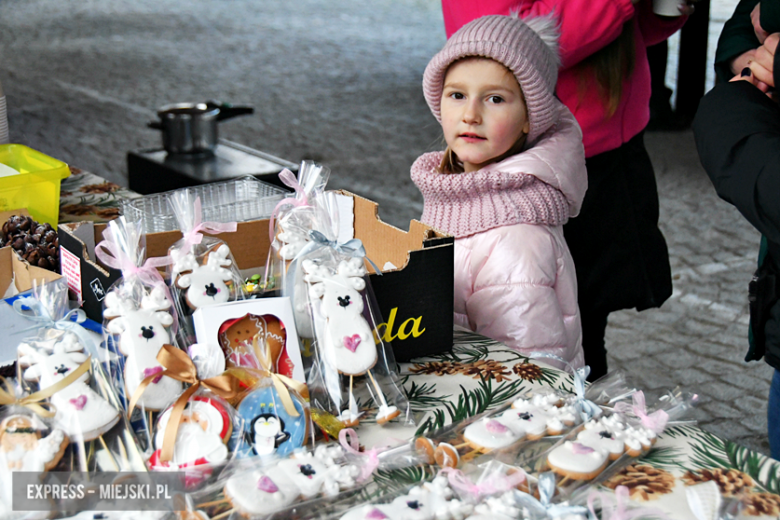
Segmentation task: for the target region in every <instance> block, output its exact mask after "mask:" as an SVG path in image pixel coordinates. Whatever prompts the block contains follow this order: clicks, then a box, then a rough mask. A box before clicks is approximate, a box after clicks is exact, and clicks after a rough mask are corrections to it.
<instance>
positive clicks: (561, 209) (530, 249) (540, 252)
mask: <svg viewBox="0 0 780 520" xmlns="http://www.w3.org/2000/svg"><path fill="white" fill-rule="evenodd" d="M556 42H557V30H556V28H555V23H554V20H552V18H550V17H546V18H544V17H539V18H529V19H526V20H525V21H524V20H521V19H520V18H518V17H516V16H486V17H483V18H480V19H478V20H475V21H473V22H471V23H469V24H467V25H466V26H464V27H463V28H461V29H460V30H459V31H458V32H457V33H456V34H454V35H453V36H452V37H451V38H450V39H449V41H448V42H447V44H446V45H445V46H444V48H443V49H442V50H441V51H440V52H439V53H438V54H437V55H436V56H434V57H433V59H432V60H431V61H430V63H429V64H428V66H427V68H426V69H425V74H424V78H423V92H424V94H425V99H426V101H427V102H428V106H429V107H430V109H431V111H432V112H433V115H434V116H435V117H436V119H437V120H438V121H439V122H440V123H441V125H442V130H443V133H444V138H445V141H446V142H447V145H448V147H447V150H446V151H444V152H433V153H427V154H425V155H423V156H421V157H420V158H419V159H417V161H415V163H414V165H413V166H412V170H411V177H412V180H413V181H414V183H415V184H416V185H417V187H418V188H419V189H420V191H421V192H422V195H423V199H424V207H423V215H422V221H423V222H425V223H427V224H429V225H431V226H433V227H435V228H437V229H440V230H442V231H445V232H447V233H450V234H452V235H454V236H455V238H456V240H455V322H456V324H459V325H462V326H465V327H467V328H469V329H471V330H474V331H476V332H479V333H481V334H484V335H486V336H488V337H491V338H493V339H496V340H498V341H501V342H503V343H505V344H507V345H508V346H510V347H512V348H514V349H517V350H519V351H520V352H522V353H523V354H525V355H530V354H533V353H540V352H543V353H547V354H552V355H554V356H558V357H560V358H562V359H564V360H565V361H567V362H569V363H571V364H572V365H573V366H574V367H577V368H578V367H581V366H582V365H583V361H584V359H583V353H582V346H581V326H580V315H579V311H578V308H577V280H576V275H575V272H574V263H573V261H572V257H571V255H570V253H569V249H568V247H567V246H566V241H565V240H564V236H563V227H562V226H563V224H564V223H565V222H566V221H567V220H568V219H569V217H570V216H573V215H576V214H577V212H578V211H579V208H580V204H581V203H582V199H583V197H584V195H585V190H586V188H587V176H586V171H585V155H584V150H583V146H582V134H581V132H580V128H579V125H578V124H577V122H576V120H575V119H574V116H573V115H572V114H571V112H570V111H569V110H568V109H567V108H566V107H565V106H563V105H562V104H561V103H560V102H559V101H558V100H557V99H556V98H555V82H556V79H557V69H558V63H559V62H558V54H557V44H556Z"/></svg>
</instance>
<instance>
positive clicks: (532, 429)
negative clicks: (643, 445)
mask: <svg viewBox="0 0 780 520" xmlns="http://www.w3.org/2000/svg"><path fill="white" fill-rule="evenodd" d="M583 387H584V380H583ZM631 391H632V390H630V389H629V388H628V386H627V385H626V383H625V377H624V375H623V373H622V372H620V371H615V372H612V373H610V374H608V375H607V376H604V377H602V378H601V379H599V380H598V381H595V382H594V383H593V384H591V385H590V386H589V387H587V388H585V389H584V390H583V397H584V399H585V400H587V401H589V402H590V403H591V404H589V410H587V411H588V412H590V413H591V414H600V413H601V409H600V407H599V406H597V405H596V404H595V403H600V405H601V406H608V405H610V404H611V403H613V402H614V401H615V400H617V399H624V398H625V397H626V396H628V395H630V393H631ZM582 408H583V407H582V404H581V399H580V396H578V394H576V393H570V392H568V391H566V390H559V389H555V388H551V387H542V388H534V389H533V390H529V391H524V392H521V393H518V394H517V395H516V396H514V397H513V398H512V399H510V400H509V402H508V403H507V404H506V405H504V406H501V407H499V408H498V409H495V410H491V411H489V412H485V413H482V414H479V415H476V416H473V417H470V418H468V419H466V420H464V421H459V422H457V423H454V424H451V425H449V426H447V427H445V428H442V429H440V430H436V431H434V432H430V433H427V434H425V435H424V436H420V437H417V438H415V439H413V440H412V442H411V444H410V445H408V446H401V447H398V448H395V449H393V450H392V452H393V453H392V455H390V454H389V453H388V454H383V457H384V456H389V457H392V458H395V459H398V458H399V457H402V458H405V459H409V462H411V461H412V460H415V459H416V460H417V461H419V462H423V463H427V464H435V465H437V466H440V467H458V466H460V464H461V462H465V461H469V460H473V459H475V458H477V457H480V456H482V455H484V454H487V453H491V452H493V451H495V450H508V451H510V452H515V451H530V450H534V448H533V446H532V445H533V444H535V443H538V442H539V441H541V440H543V439H553V441H552V442H554V440H557V439H559V438H560V436H561V435H565V434H566V433H568V432H569V431H571V430H572V429H573V428H575V427H576V426H577V425H578V424H581V423H582V422H583V420H584V419H585V418H587V416H588V415H587V414H586V413H585V411H584V410H583V409H582ZM546 442H548V443H549V442H550V441H549V440H548V441H546ZM544 445H545V444H544V443H542V444H541V446H544Z"/></svg>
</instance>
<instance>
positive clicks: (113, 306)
mask: <svg viewBox="0 0 780 520" xmlns="http://www.w3.org/2000/svg"><path fill="white" fill-rule="evenodd" d="M170 307H171V302H170V301H168V298H167V297H166V296H165V291H163V290H162V289H160V288H159V287H155V288H154V289H152V290H151V292H149V293H146V294H144V296H143V298H142V299H141V305H140V306H136V304H135V303H134V302H132V301H129V300H127V299H123V298H121V297H120V296H119V295H118V294H117V293H116V292H114V291H112V292H109V293H108V294H107V295H106V299H105V309H104V310H103V316H104V317H105V318H106V319H107V320H109V321H108V325H106V330H108V332H110V333H111V334H114V335H115V337H116V344H117V347H118V348H119V351H120V352H121V353H122V354H123V355H124V356H126V357H125V363H124V364H125V368H124V380H125V395H127V396H132V395H134V394H135V392H136V390H137V389H138V386H139V385H140V384H141V381H143V380H144V379H146V378H147V377H149V376H153V375H155V374H159V375H158V376H157V377H155V378H154V379H152V382H151V383H150V384H149V385H148V386H147V387H146V389H145V391H144V393H143V394H142V395H141V397H140V398H139V399H138V401H137V403H138V405H139V406H143V407H144V408H146V409H147V410H153V411H159V410H162V409H163V408H165V407H166V406H168V405H169V404H171V403H172V402H173V401H174V400H175V399H176V396H178V395H179V394H180V393H181V392H182V383H181V382H180V381H176V380H175V379H171V378H170V377H167V376H163V375H162V372H163V371H164V370H165V369H164V368H163V367H162V365H160V363H159V362H158V361H157V354H158V353H159V352H160V349H161V348H162V347H163V345H166V344H170V342H171V338H170V336H169V334H168V331H167V328H168V327H170V326H171V325H172V324H173V317H172V316H171V315H170V314H169V313H168V312H167V310H168V309H169V308H170Z"/></svg>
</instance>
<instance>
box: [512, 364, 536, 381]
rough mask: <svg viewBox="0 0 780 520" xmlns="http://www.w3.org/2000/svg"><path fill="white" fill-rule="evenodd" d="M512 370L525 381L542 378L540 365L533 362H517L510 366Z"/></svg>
mask: <svg viewBox="0 0 780 520" xmlns="http://www.w3.org/2000/svg"><path fill="white" fill-rule="evenodd" d="M512 372H514V373H515V374H517V375H518V377H520V379H525V380H526V381H533V380H534V379H541V378H542V369H541V367H539V365H534V364H533V363H518V364H516V365H515V366H513V367H512Z"/></svg>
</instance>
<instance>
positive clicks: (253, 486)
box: [224, 470, 301, 516]
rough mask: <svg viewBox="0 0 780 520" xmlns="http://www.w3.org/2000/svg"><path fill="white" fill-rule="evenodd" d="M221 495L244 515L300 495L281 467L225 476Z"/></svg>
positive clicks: (264, 511) (269, 510)
mask: <svg viewBox="0 0 780 520" xmlns="http://www.w3.org/2000/svg"><path fill="white" fill-rule="evenodd" d="M224 491H225V498H227V499H228V501H229V502H230V504H231V506H233V507H234V508H235V509H237V510H238V511H240V512H241V513H243V514H244V515H252V516H256V515H263V514H269V513H273V512H274V511H279V510H280V509H284V508H286V507H289V506H290V505H292V504H294V503H295V502H296V501H298V499H299V498H300V496H301V493H300V491H299V490H298V488H297V486H296V485H295V484H294V483H293V482H292V481H291V480H290V478H289V477H287V475H286V474H285V473H282V472H281V471H268V470H265V471H263V470H255V471H252V472H251V473H241V474H240V475H237V476H235V477H233V478H230V479H228V481H227V484H225V488H224Z"/></svg>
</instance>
